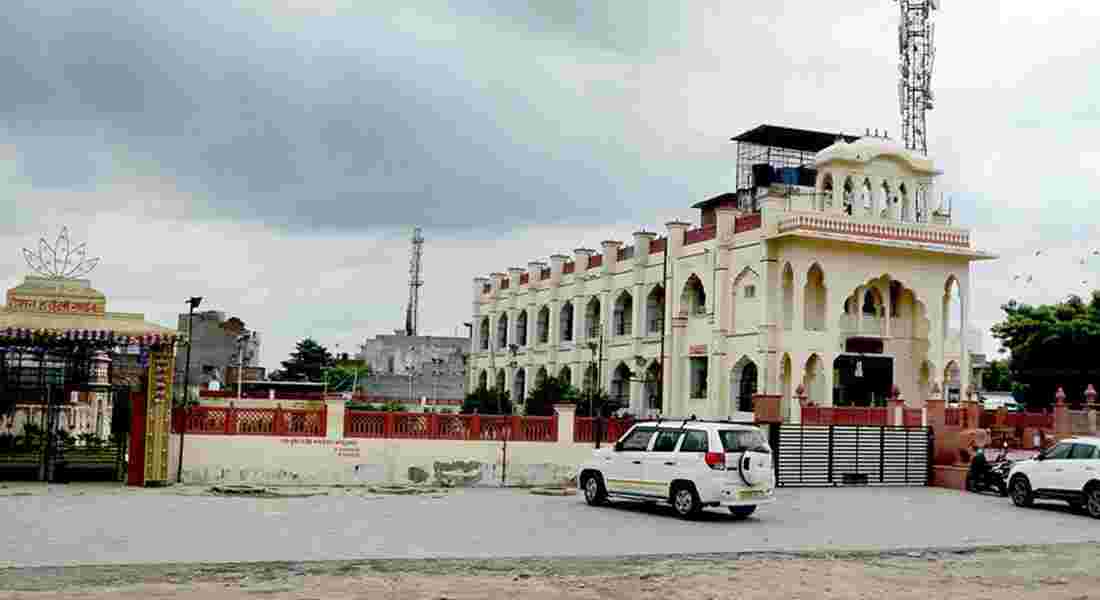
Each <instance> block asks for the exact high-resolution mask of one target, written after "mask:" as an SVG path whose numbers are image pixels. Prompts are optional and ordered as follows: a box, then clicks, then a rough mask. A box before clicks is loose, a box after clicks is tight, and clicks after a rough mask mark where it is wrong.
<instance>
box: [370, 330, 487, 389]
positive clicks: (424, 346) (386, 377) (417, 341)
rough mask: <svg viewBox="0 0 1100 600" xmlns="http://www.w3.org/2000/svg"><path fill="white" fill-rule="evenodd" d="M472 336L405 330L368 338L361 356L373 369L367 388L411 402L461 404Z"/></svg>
mask: <svg viewBox="0 0 1100 600" xmlns="http://www.w3.org/2000/svg"><path fill="white" fill-rule="evenodd" d="M469 346H470V340H469V338H463V337H437V336H427V335H416V336H409V335H404V333H403V332H397V333H395V334H394V335H378V336H375V338H374V339H369V340H366V341H365V342H364V343H363V345H362V346H361V347H360V352H359V355H358V358H359V359H360V360H362V361H364V362H365V363H366V364H367V365H368V366H369V367H370V370H371V375H370V377H369V378H368V379H367V380H366V383H365V391H366V392H367V393H368V394H369V395H370V396H374V397H382V398H390V399H395V400H396V399H400V400H401V401H402V402H403V403H405V404H407V405H411V404H425V405H427V404H432V405H443V406H449V405H460V404H462V400H463V399H464V398H465V386H464V385H463V382H464V381H465V378H464V376H463V366H464V364H465V362H464V360H465V359H464V353H465V352H466V350H467V349H468V348H469Z"/></svg>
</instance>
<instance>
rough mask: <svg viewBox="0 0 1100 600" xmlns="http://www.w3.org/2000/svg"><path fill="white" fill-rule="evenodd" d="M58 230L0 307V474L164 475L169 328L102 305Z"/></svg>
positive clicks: (62, 477)
mask: <svg viewBox="0 0 1100 600" xmlns="http://www.w3.org/2000/svg"><path fill="white" fill-rule="evenodd" d="M84 254H85V252H84V245H83V244H81V245H80V246H74V245H73V244H71V243H70V241H69V239H68V233H67V231H65V230H64V229H63V230H62V232H61V235H60V236H58V238H57V240H56V242H54V244H52V245H51V244H50V243H48V242H46V241H45V240H41V241H40V243H39V248H38V251H37V252H31V251H29V250H24V255H25V256H26V258H27V263H28V264H29V265H30V266H31V268H32V269H33V270H35V271H36V272H37V273H38V275H37V276H34V275H31V276H27V277H26V278H25V280H24V282H23V283H22V284H20V285H18V286H16V287H14V288H12V289H10V290H8V292H7V302H6V305H5V306H4V307H3V308H2V309H0V480H3V479H34V480H40V481H56V482H61V481H68V480H70V479H107V480H114V481H120V480H122V479H123V476H124V475H125V476H126V477H125V479H126V481H127V483H129V484H131V485H158V484H166V483H167V482H168V434H169V418H170V412H171V403H172V398H173V396H172V383H173V382H172V377H173V372H174V369H173V360H174V357H175V346H176V343H177V336H176V332H175V330H173V329H169V328H166V327H162V326H160V325H156V324H153V323H148V322H146V321H145V320H144V316H143V315H140V314H132V313H108V312H107V311H106V307H107V300H106V297H105V296H104V295H103V294H102V293H100V292H98V291H97V290H95V289H93V288H92V287H91V283H90V282H89V281H88V280H86V279H78V278H76V277H78V276H81V275H84V274H87V272H89V271H90V270H91V267H93V266H94V265H95V264H96V262H97V261H98V259H93V260H87V259H85V258H84Z"/></svg>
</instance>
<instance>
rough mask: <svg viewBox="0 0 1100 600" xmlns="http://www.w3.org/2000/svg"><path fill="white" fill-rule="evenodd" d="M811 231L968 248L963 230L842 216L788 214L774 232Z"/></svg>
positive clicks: (968, 239) (965, 232)
mask: <svg viewBox="0 0 1100 600" xmlns="http://www.w3.org/2000/svg"><path fill="white" fill-rule="evenodd" d="M791 231H813V232H819V233H833V234H839V235H850V236H856V237H866V238H873V239H880V240H889V241H902V242H917V243H922V244H938V245H942V246H954V247H957V248H969V247H970V233H969V232H967V231H963V230H943V229H930V228H928V227H925V226H920V225H904V224H894V223H863V222H860V221H853V220H851V219H847V218H843V217H829V216H822V215H791V216H788V217H784V218H783V219H781V220H780V221H779V227H778V233H788V232H791Z"/></svg>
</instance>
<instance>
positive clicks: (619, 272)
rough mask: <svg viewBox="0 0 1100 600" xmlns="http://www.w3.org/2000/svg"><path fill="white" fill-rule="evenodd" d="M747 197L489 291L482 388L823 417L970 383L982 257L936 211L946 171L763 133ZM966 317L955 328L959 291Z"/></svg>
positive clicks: (742, 169) (499, 282)
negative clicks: (773, 407)
mask: <svg viewBox="0 0 1100 600" xmlns="http://www.w3.org/2000/svg"><path fill="white" fill-rule="evenodd" d="M734 140H735V141H737V143H738V190H737V192H736V193H729V194H722V195H720V196H717V197H715V198H711V199H709V200H706V201H704V202H700V203H699V204H697V205H695V207H696V208H698V209H700V223H699V224H698V225H696V226H694V227H693V226H692V225H690V224H688V223H682V222H671V223H667V224H666V225H665V229H666V232H665V235H663V236H658V235H657V234H656V233H650V232H644V231H643V232H636V233H635V234H634V236H633V243H632V244H631V245H624V244H623V242H621V241H616V240H608V241H604V242H603V243H602V245H601V250H600V251H599V252H597V251H595V250H591V249H586V248H579V249H576V250H574V251H573V252H572V255H571V256H570V255H564V254H553V255H551V256H550V258H549V262H548V263H547V262H542V261H532V262H530V263H528V265H527V267H526V268H522V267H513V268H510V269H508V270H507V272H496V273H493V274H491V276H490V277H488V278H484V277H479V278H477V279H475V281H474V290H473V292H474V293H473V317H474V332H473V339H472V347H471V363H470V369H469V372H468V376H469V381H468V382H467V385H468V386H470V388H471V389H472V388H474V387H476V386H499V387H502V388H504V389H506V390H508V391H509V392H510V393H511V395H512V398H513V399H518V398H522V397H524V396H526V393H527V391H528V390H529V389H530V386H531V385H533V384H534V383H536V382H537V380H539V379H540V378H542V377H546V376H547V375H557V376H563V377H565V378H567V379H568V380H569V381H570V382H572V383H573V384H574V385H576V386H577V387H579V388H582V389H584V388H586V387H590V386H593V385H598V386H600V387H601V388H603V389H605V390H606V391H607V392H608V393H609V394H610V395H611V396H612V398H616V399H619V400H620V401H621V402H622V404H623V405H624V406H629V408H630V411H631V412H633V413H635V414H644V413H648V412H653V411H660V412H662V413H664V414H666V415H690V414H696V415H699V416H701V417H702V416H709V417H720V416H727V415H732V414H734V413H737V412H744V411H751V410H752V409H753V397H754V396H755V395H757V394H763V395H768V396H780V397H782V399H783V400H782V407H783V409H782V410H783V413H784V416H785V418H788V419H792V420H797V419H798V418H799V417H798V415H799V413H800V411H798V410H795V407H797V406H798V400H797V392H798V389H799V387H800V386H801V387H802V388H803V389H804V390H805V397H806V398H807V400H808V401H809V402H813V403H815V404H818V405H825V406H829V405H869V404H878V403H881V402H883V401H884V400H885V399H886V397H887V396H888V395H890V394H891V393H892V390H893V389H894V386H897V389H898V390H899V391H900V392H901V394H902V397H903V398H904V400H905V401H906V404H907V405H910V406H915V407H919V406H922V405H923V403H924V400H925V399H926V398H928V397H929V395H930V393H931V391H930V390H931V387H932V384H933V383H934V382H936V383H938V384H939V385H940V386H941V387H942V386H943V384H944V383H945V382H946V381H952V380H953V378H954V379H957V380H958V381H957V383H958V385H959V388H958V389H962V390H965V389H968V387H969V383H970V381H969V380H970V373H971V369H970V364H969V363H970V352H969V350H968V348H967V338H968V337H969V336H959V335H958V334H957V333H956V334H955V335H949V328H954V329H955V330H956V331H959V330H961V331H967V330H968V316H967V313H968V309H969V304H970V302H969V298H970V263H971V262H972V261H975V260H985V259H992V258H995V257H994V256H993V255H992V254H989V253H986V252H982V251H979V250H976V249H974V248H973V247H972V246H971V244H970V233H969V231H968V230H967V229H964V228H960V227H956V226H954V225H953V224H952V223H951V218H950V215H949V214H948V213H947V212H946V211H945V210H944V207H942V206H940V204H939V203H938V202H934V199H938V197H939V196H938V194H937V193H936V189H935V180H936V177H937V176H938V175H939V174H940V172H939V171H937V169H936V168H935V166H934V165H933V163H932V161H931V160H929V159H928V158H926V157H924V156H920V155H918V154H916V153H914V152H912V151H909V150H906V149H904V148H903V147H901V146H900V145H899V144H897V143H895V142H893V141H892V140H889V139H885V138H879V137H872V136H868V137H863V138H854V137H838V136H836V135H833V134H826V133H819V132H811V131H803V130H796V129H788V128H781V127H773V126H761V127H758V128H756V129H753V130H751V131H749V132H746V133H745V134H742V135H741V136H738V137H737V138H734ZM953 291H954V293H956V294H957V297H958V309H957V310H958V311H959V312H958V315H957V316H956V318H955V319H951V318H950V316H949V309H950V307H951V306H952V304H951V302H950V301H949V297H950V295H951V294H952V292H953Z"/></svg>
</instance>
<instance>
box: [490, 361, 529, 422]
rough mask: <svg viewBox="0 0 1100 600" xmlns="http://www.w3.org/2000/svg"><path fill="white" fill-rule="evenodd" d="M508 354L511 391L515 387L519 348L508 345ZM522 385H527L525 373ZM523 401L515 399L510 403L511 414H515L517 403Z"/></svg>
mask: <svg viewBox="0 0 1100 600" xmlns="http://www.w3.org/2000/svg"><path fill="white" fill-rule="evenodd" d="M508 352H509V353H510V354H511V355H512V359H511V360H510V361H508V366H509V367H511V368H512V389H515V387H516V375H517V372H516V368H517V367H519V361H517V360H516V353H517V352H519V346H518V345H516V344H508ZM523 383H524V386H526V385H527V374H526V373H524V378H523ZM517 396H518V394H517ZM523 400H524V399H523V398H516V399H515V400H513V401H512V412H513V413H515V410H516V405H517V404H518V403H519V402H522V401H523ZM497 412H500V411H497Z"/></svg>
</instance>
